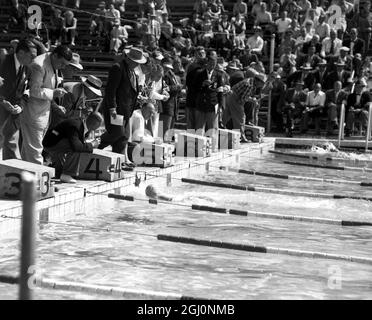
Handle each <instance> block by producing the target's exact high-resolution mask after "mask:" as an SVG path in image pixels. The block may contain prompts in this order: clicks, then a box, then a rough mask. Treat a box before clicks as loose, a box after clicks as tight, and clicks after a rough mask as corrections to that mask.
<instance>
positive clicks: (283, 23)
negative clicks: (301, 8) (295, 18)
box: [275, 18, 292, 33]
mask: <svg viewBox="0 0 372 320" xmlns="http://www.w3.org/2000/svg"><path fill="white" fill-rule="evenodd" d="M291 23H292V19H291V18H285V19H284V20H283V19H278V20H276V21H275V24H276V25H277V26H278V33H283V32H285V31H287V29H288V28H289V26H290V25H291Z"/></svg>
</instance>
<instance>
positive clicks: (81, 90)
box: [50, 75, 102, 128]
mask: <svg viewBox="0 0 372 320" xmlns="http://www.w3.org/2000/svg"><path fill="white" fill-rule="evenodd" d="M63 88H64V89H65V90H66V91H67V93H66V94H65V95H64V97H63V99H62V103H61V105H62V106H63V107H64V108H65V110H66V112H65V114H63V115H62V116H61V115H60V114H58V113H54V112H52V117H51V124H50V126H51V127H52V128H53V127H55V126H56V125H57V124H58V123H60V122H62V121H63V120H64V119H67V118H83V119H84V118H86V116H87V115H88V114H89V113H91V112H93V111H95V110H96V109H97V108H98V106H99V104H100V102H101V100H102V91H101V90H102V81H101V80H100V79H99V78H97V77H95V76H92V75H88V76H87V77H81V81H79V82H65V83H64V84H63Z"/></svg>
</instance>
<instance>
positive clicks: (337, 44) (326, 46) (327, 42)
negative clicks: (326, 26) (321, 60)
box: [322, 37, 342, 56]
mask: <svg viewBox="0 0 372 320" xmlns="http://www.w3.org/2000/svg"><path fill="white" fill-rule="evenodd" d="M331 45H332V40H331V38H330V37H327V38H325V39H324V40H323V41H322V55H323V56H326V55H328V54H329V53H330V51H331ZM333 46H334V55H335V56H338V55H339V54H340V49H341V47H342V41H341V40H340V39H338V38H336V39H335V40H334V42H333Z"/></svg>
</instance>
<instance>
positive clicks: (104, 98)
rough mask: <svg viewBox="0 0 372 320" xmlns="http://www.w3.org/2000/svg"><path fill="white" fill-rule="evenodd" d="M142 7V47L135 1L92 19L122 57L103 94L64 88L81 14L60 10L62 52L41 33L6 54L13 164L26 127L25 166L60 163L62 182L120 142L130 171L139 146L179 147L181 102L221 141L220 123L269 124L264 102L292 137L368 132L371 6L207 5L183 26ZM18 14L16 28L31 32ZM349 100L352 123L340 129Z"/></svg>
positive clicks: (161, 4) (4, 102) (157, 8)
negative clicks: (130, 15)
mask: <svg viewBox="0 0 372 320" xmlns="http://www.w3.org/2000/svg"><path fill="white" fill-rule="evenodd" d="M13 2H14V3H15V4H17V3H18V1H16V0H14V1H13ZM55 2H56V1H55ZM62 4H67V5H68V4H69V3H67V2H66V3H62ZM80 4H81V3H80V1H76V2H74V3H73V4H72V5H73V6H75V8H78V7H79V5H80ZM138 5H139V8H140V10H139V17H138V19H137V21H132V26H131V28H133V29H134V31H135V32H136V34H137V36H138V39H139V40H138V41H137V42H136V43H132V44H131V45H128V32H127V30H128V28H129V27H128V26H125V25H122V22H123V20H124V21H126V22H128V23H129V22H130V21H128V20H126V19H125V1H107V2H105V1H102V2H101V3H99V5H98V7H97V9H96V11H95V14H94V15H92V16H91V20H90V24H89V32H90V34H91V35H92V36H94V37H92V38H96V39H99V38H100V37H106V39H107V40H108V42H107V46H108V51H110V52H111V53H112V54H115V55H116V57H117V59H116V61H117V63H115V64H114V65H113V66H112V67H111V69H110V71H109V74H108V80H107V84H106V87H105V90H104V92H103V84H102V81H100V79H98V78H96V77H93V76H88V77H83V78H81V79H80V80H79V81H76V82H75V83H73V84H71V83H70V84H69V85H68V84H66V83H65V82H64V81H63V74H64V73H65V72H66V69H72V70H76V69H78V70H82V69H83V67H82V65H81V63H80V57H79V55H78V54H77V53H73V49H74V46H75V41H76V37H77V36H78V35H77V30H78V29H79V28H78V27H77V26H78V21H77V19H76V17H75V16H74V13H73V12H74V10H69V9H68V8H67V9H65V10H62V9H63V7H62V8H61V7H60V6H58V5H57V4H56V5H55V6H54V7H53V6H51V16H50V31H51V39H52V42H53V44H54V45H53V46H49V47H48V46H43V44H42V43H41V41H38V39H37V37H35V36H33V37H30V38H29V39H28V40H21V41H18V42H17V41H16V42H15V43H14V45H13V47H12V50H11V51H10V52H9V53H8V54H5V53H3V54H2V59H1V61H0V77H2V78H3V81H0V84H1V82H3V86H2V87H1V88H0V91H1V101H0V104H1V106H0V109H1V108H2V112H3V113H4V116H3V117H2V118H1V120H2V122H1V123H0V126H1V129H2V131H1V133H2V136H3V140H4V146H5V147H4V151H3V158H14V157H15V154H16V152H15V146H16V144H15V138H14V136H15V133H16V132H17V130H20V131H21V137H22V139H21V141H19V144H18V145H19V147H20V149H21V150H20V151H21V152H20V153H21V157H22V159H24V160H26V161H30V162H33V163H39V164H42V163H43V161H44V160H45V159H46V158H48V157H49V158H51V159H52V162H53V165H54V166H55V167H56V169H57V173H58V176H60V177H61V180H62V181H65V182H74V181H75V180H74V179H73V177H74V176H75V175H76V170H77V167H76V166H77V161H78V160H77V157H76V155H75V156H73V155H71V154H72V153H76V152H77V153H79V152H91V151H92V148H93V147H98V148H100V149H104V148H106V147H107V146H109V145H111V147H112V150H113V151H114V152H118V153H123V154H124V155H125V156H126V162H125V163H126V166H127V168H128V170H130V169H131V168H133V166H134V165H133V162H132V161H133V154H132V151H133V150H134V149H135V148H136V146H137V145H138V144H140V143H142V142H144V141H146V142H149V143H159V142H162V141H164V142H169V141H171V140H172V137H173V135H172V134H171V132H172V131H171V129H173V128H174V127H175V123H176V122H177V119H178V117H179V112H178V110H179V107H180V103H182V102H185V110H186V118H187V129H188V130H195V131H197V132H198V133H200V134H206V135H209V136H211V137H212V138H213V139H217V137H216V132H217V129H218V128H229V129H235V130H239V131H240V132H241V141H242V142H246V141H248V139H247V137H246V136H245V130H244V128H245V125H246V124H248V125H259V124H261V123H263V122H261V121H262V120H263V119H262V118H261V117H260V112H259V111H260V108H262V107H263V106H264V105H266V106H267V107H268V108H271V109H270V110H269V111H270V113H268V114H270V115H271V119H270V120H271V121H272V129H273V130H274V131H277V132H280V133H284V132H285V133H286V135H287V136H292V135H293V131H294V129H295V128H296V125H298V128H299V130H300V131H301V132H302V133H306V132H307V131H308V129H309V126H314V128H315V131H316V134H317V135H319V134H321V131H322V130H326V132H327V133H328V134H333V132H334V129H337V127H338V126H340V125H345V126H346V127H345V128H346V129H345V130H346V135H350V134H351V133H352V131H353V129H354V128H355V124H356V123H357V122H358V123H360V124H361V127H362V129H363V128H365V127H366V124H367V119H368V106H369V103H370V102H371V101H372V100H371V94H370V91H369V89H370V88H368V80H369V78H370V74H371V72H372V70H371V69H372V67H371V61H369V59H368V58H367V53H368V50H369V43H370V38H371V16H370V1H367V2H365V1H364V0H359V2H357V1H355V3H350V2H346V1H344V0H332V1H330V2H327V1H324V0H312V1H308V0H299V1H294V0H283V1H280V0H266V1H262V0H252V1H251V0H249V1H243V0H237V1H236V3H235V4H234V6H233V9H232V11H231V12H230V11H228V10H226V8H225V7H224V5H223V3H222V1H221V0H201V1H199V0H198V1H196V2H195V5H194V8H193V12H192V13H190V17H186V18H184V19H181V20H180V21H174V19H172V11H171V10H169V8H168V7H167V3H166V0H157V1H150V0H138ZM17 6H18V7H19V6H20V5H19V4H17ZM20 11H22V9H17V12H20ZM12 12H13V11H12ZM335 14H336V15H337V18H336V19H334V17H333V16H334V15H335ZM16 16H17V15H16V14H14V15H13V13H12V16H11V19H10V20H9V23H15V24H18V25H21V26H22V27H23V23H24V20H22V19H18V20H17V19H16ZM8 30H10V29H9V27H8ZM5 32H7V30H5ZM39 40H40V39H39ZM272 40H274V41H272ZM91 44H94V40H92V43H91ZM50 48H51V49H50ZM272 58H274V60H272ZM9 61H12V63H13V66H11V67H9V65H10V64H9V63H7V62H9ZM9 68H10V69H9ZM74 68H75V69H74ZM13 69H14V70H13ZM73 72H74V71H72V73H73ZM0 80H1V79H0ZM12 82H14V83H16V86H15V87H16V89H14V87H12V86H10V84H9V83H12ZM342 104H344V105H345V106H346V123H345V124H339V123H338V119H339V116H340V109H341V105H342ZM99 112H100V113H101V114H102V116H100V113H99ZM50 119H52V123H51V122H50ZM31 120H32V121H31ZM323 120H326V125H325V126H324V125H323ZM30 121H31V122H30ZM103 121H104V124H105V129H106V132H105V133H104V134H103V136H102V138H101V140H100V141H99V140H93V141H92V142H91V143H90V144H89V143H87V142H86V135H87V133H89V131H91V130H94V129H96V128H97V127H98V126H99V125H101V124H102V122H103ZM266 121H267V119H266ZM66 140H70V142H71V143H67V144H66ZM43 149H44V151H43ZM6 150H8V151H6ZM9 150H10V151H9ZM4 152H5V153H4ZM7 152H8V153H7ZM48 153H49V155H48Z"/></svg>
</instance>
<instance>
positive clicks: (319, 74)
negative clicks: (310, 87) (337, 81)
mask: <svg viewBox="0 0 372 320" xmlns="http://www.w3.org/2000/svg"><path fill="white" fill-rule="evenodd" d="M327 65H328V64H327V61H326V60H324V59H323V60H321V61H320V62H319V63H318V68H317V69H316V70H315V71H314V77H315V82H316V83H320V85H321V86H322V88H324V90H328V89H329V90H330V89H332V86H331V87H330V88H327V83H326V81H325V80H326V79H327V75H328V70H327Z"/></svg>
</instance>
